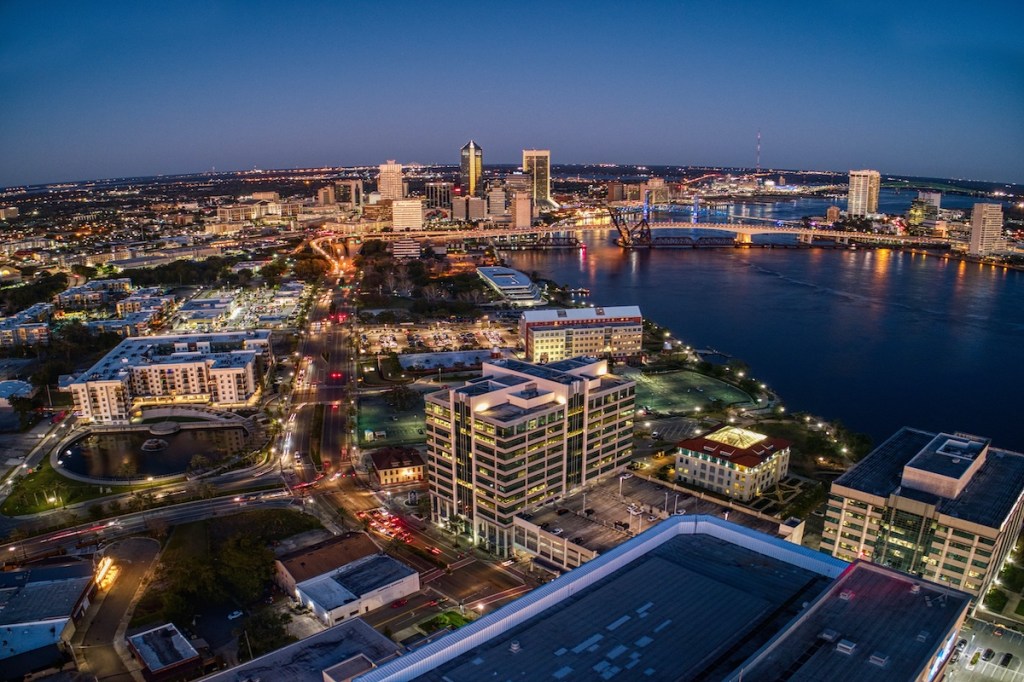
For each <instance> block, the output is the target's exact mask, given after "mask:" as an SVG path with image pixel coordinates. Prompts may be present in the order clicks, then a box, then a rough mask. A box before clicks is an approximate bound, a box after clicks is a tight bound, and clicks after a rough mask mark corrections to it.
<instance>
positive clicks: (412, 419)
mask: <svg viewBox="0 0 1024 682" xmlns="http://www.w3.org/2000/svg"><path fill="white" fill-rule="evenodd" d="M410 387H411V388H412V389H414V390H416V391H418V392H420V393H421V394H422V393H424V392H429V391H436V390H437V387H436V386H433V387H430V386H418V385H415V384H412V385H410ZM425 417H426V412H425V411H424V402H423V400H422V398H421V399H420V400H418V401H416V404H415V405H414V406H413V407H412V408H410V409H408V410H396V409H395V408H393V407H391V406H390V405H388V404H387V402H386V401H385V399H384V394H381V393H378V394H374V395H361V396H359V432H358V435H359V446H360V447H370V448H378V447H383V446H385V445H398V444H413V443H425V442H426V440H427V437H426V435H425V434H424V431H423V424H424V419H425ZM370 434H372V437H368V436H370Z"/></svg>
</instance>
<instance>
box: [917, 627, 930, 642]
mask: <svg viewBox="0 0 1024 682" xmlns="http://www.w3.org/2000/svg"><path fill="white" fill-rule="evenodd" d="M917 641H919V642H927V641H928V631H927V630H921V632H919V633H917Z"/></svg>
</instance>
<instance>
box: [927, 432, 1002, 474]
mask: <svg viewBox="0 0 1024 682" xmlns="http://www.w3.org/2000/svg"><path fill="white" fill-rule="evenodd" d="M990 442H991V441H990V440H989V439H986V438H976V437H973V436H951V435H950V434H948V433H940V434H938V435H937V436H935V438H933V439H932V441H931V442H930V443H928V445H926V446H925V447H924V448H923V449H922V450H921V451H920V452H918V453H917V454H916V455H914V456H913V457H912V458H911V459H910V461H909V462H907V466H909V467H913V468H914V469H920V470H921V471H928V472H930V473H933V474H939V475H940V476H946V477H949V478H961V477H962V476H963V475H964V473H966V472H967V470H968V469H969V468H970V466H971V463H972V462H974V460H975V459H976V458H978V457H979V456H980V455H981V453H982V452H983V451H984V450H985V448H986V447H987V446H988V444H989V443H990Z"/></svg>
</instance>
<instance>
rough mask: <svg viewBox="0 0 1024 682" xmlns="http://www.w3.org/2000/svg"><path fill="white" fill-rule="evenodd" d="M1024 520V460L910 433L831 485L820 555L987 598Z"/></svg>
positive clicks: (984, 443)
mask: <svg viewBox="0 0 1024 682" xmlns="http://www.w3.org/2000/svg"><path fill="white" fill-rule="evenodd" d="M1022 517H1024V454H1020V453H1016V452H1010V451H1007V450H1000V449H997V448H994V447H992V445H991V442H990V439H988V438H982V437H980V436H973V435H969V434H965V433H952V434H949V433H929V432H926V431H919V430H917V429H911V428H903V429H901V430H900V431H898V432H897V433H896V434H895V435H893V436H891V437H890V438H889V439H888V440H886V441H885V442H884V443H882V444H881V445H880V446H879V447H877V448H876V449H875V450H874V451H872V452H871V454H869V455H868V456H867V457H865V458H864V459H863V460H861V461H860V462H858V463H857V465H856V466H855V467H853V468H852V469H850V470H849V471H847V472H846V473H845V474H843V475H842V476H840V477H839V478H837V479H836V480H835V482H834V483H833V484H832V488H831V491H830V494H829V501H828V507H827V510H826V512H825V528H824V531H823V533H822V539H821V549H822V551H824V552H828V553H829V554H832V555H833V556H835V557H837V558H840V559H843V560H845V561H851V560H853V559H858V558H859V559H868V560H870V561H873V562H874V563H877V564H883V565H885V566H890V567H892V568H896V569H899V570H901V571H906V572H908V573H913V574H915V575H919V576H921V577H923V578H926V579H927V580H931V581H934V582H942V583H946V584H949V585H952V586H954V587H956V588H958V589H961V590H964V591H966V592H969V593H971V594H972V595H974V596H975V597H978V596H982V595H984V594H985V593H986V592H987V591H988V588H989V586H990V584H991V583H992V581H993V580H994V579H995V577H996V576H997V575H998V573H999V569H1000V567H1001V566H1002V564H1003V561H1004V560H1005V559H1006V556H1007V554H1009V552H1010V550H1011V549H1012V548H1013V544H1014V542H1015V541H1016V539H1017V536H1018V534H1019V533H1020V530H1021V520H1022Z"/></svg>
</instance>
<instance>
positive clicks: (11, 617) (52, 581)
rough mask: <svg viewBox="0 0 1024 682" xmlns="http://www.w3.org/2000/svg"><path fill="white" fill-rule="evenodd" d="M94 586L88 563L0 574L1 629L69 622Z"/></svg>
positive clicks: (33, 568) (90, 566)
mask: <svg viewBox="0 0 1024 682" xmlns="http://www.w3.org/2000/svg"><path fill="white" fill-rule="evenodd" d="M91 583H92V565H91V564H90V563H89V562H87V561H78V562H74V563H69V564H63V565H60V566H43V567H38V568H37V567H32V568H24V569H21V570H17V571H8V572H4V573H0V625H16V624H18V623H26V622H30V621H40V620H55V619H62V618H70V617H71V613H72V612H73V611H74V608H75V604H77V603H78V600H79V599H80V598H81V597H82V594H83V593H84V592H85V591H86V590H87V589H89V585H90V584H91Z"/></svg>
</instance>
